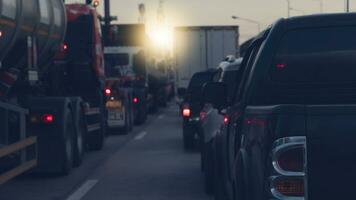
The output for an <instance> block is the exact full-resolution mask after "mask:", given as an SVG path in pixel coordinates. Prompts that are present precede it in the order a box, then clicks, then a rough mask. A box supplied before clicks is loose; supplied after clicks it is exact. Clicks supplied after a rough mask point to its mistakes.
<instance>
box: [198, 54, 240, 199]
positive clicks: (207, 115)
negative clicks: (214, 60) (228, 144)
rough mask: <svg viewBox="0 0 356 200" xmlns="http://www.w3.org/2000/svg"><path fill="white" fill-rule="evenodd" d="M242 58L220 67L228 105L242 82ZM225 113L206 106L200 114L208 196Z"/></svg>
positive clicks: (221, 80)
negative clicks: (226, 90)
mask: <svg viewBox="0 0 356 200" xmlns="http://www.w3.org/2000/svg"><path fill="white" fill-rule="evenodd" d="M241 62H242V58H238V59H235V60H233V61H230V62H222V63H221V64H220V66H219V68H220V70H221V77H220V80H219V82H221V83H224V84H225V85H226V87H227V88H228V104H231V103H232V102H233V101H232V99H233V97H234V93H235V91H236V89H237V88H238V85H239V83H238V81H236V80H241V76H242V73H243V70H242V68H241ZM226 123H227V121H226V118H225V111H224V110H223V111H219V110H217V109H215V108H213V107H212V105H211V104H206V105H204V107H203V109H202V110H201V112H200V124H201V133H200V137H199V140H200V142H199V144H200V153H201V166H202V169H203V171H204V175H205V191H206V193H208V194H211V193H212V192H213V186H214V171H215V165H216V163H215V158H214V157H215V154H216V153H215V152H216V141H215V140H216V138H217V137H220V135H221V131H220V129H221V128H222V127H223V126H224V124H226Z"/></svg>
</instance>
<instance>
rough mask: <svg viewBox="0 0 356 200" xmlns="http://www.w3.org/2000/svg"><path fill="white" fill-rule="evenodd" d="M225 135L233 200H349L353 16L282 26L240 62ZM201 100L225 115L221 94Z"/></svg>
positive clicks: (353, 151)
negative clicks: (231, 146)
mask: <svg viewBox="0 0 356 200" xmlns="http://www.w3.org/2000/svg"><path fill="white" fill-rule="evenodd" d="M244 58H245V59H248V61H247V65H246V70H245V72H244V73H245V74H244V76H243V78H242V83H241V85H240V88H239V91H238V92H237V96H236V99H235V103H234V105H233V106H230V107H229V108H228V109H227V113H228V116H229V117H230V119H229V126H228V129H229V130H228V131H230V132H233V133H234V134H235V135H236V137H235V138H236V139H235V144H236V152H235V155H236V159H235V162H234V163H235V164H234V173H232V174H231V176H234V178H233V182H234V183H233V185H234V191H235V192H234V198H235V199H239V200H269V199H297V200H299V199H300V200H303V199H309V200H329V199H330V200H331V199H333V200H334V199H355V192H354V188H355V185H356V184H355V180H356V14H328V15H314V16H304V17H295V18H289V19H282V20H279V21H277V22H276V23H275V24H273V25H272V26H271V28H270V29H268V30H266V31H264V32H262V33H261V34H260V35H259V36H258V37H257V38H256V39H255V41H254V42H253V43H252V45H251V47H250V49H249V50H248V53H247V54H246V55H245V57H244ZM203 96H204V99H205V100H206V101H208V102H211V103H212V104H213V105H214V106H215V107H216V108H218V109H221V108H225V107H226V96H227V92H226V87H225V85H224V84H222V83H219V82H215V83H209V84H207V85H206V87H205V89H204V91H203Z"/></svg>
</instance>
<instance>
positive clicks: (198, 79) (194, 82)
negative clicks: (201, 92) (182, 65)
mask: <svg viewBox="0 0 356 200" xmlns="http://www.w3.org/2000/svg"><path fill="white" fill-rule="evenodd" d="M212 76H213V75H212V74H209V73H201V74H195V75H194V76H193V77H192V79H191V80H190V83H189V88H192V87H201V86H203V85H204V84H205V83H206V82H209V81H211V80H212Z"/></svg>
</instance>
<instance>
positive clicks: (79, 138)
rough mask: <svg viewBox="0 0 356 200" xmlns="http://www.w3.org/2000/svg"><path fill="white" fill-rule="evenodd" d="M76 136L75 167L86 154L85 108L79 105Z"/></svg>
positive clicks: (76, 114) (75, 117) (75, 116)
mask: <svg viewBox="0 0 356 200" xmlns="http://www.w3.org/2000/svg"><path fill="white" fill-rule="evenodd" d="M74 119H75V130H76V135H75V136H76V137H75V139H74V167H78V166H80V165H81V164H82V161H83V157H84V154H85V148H84V146H85V145H84V144H85V135H86V125H85V120H84V114H83V109H82V107H81V106H80V105H79V106H78V107H77V108H76V110H75V112H74Z"/></svg>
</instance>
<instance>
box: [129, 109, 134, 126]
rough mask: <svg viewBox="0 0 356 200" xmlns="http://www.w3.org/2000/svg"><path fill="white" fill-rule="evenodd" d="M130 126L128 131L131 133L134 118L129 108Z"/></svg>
mask: <svg viewBox="0 0 356 200" xmlns="http://www.w3.org/2000/svg"><path fill="white" fill-rule="evenodd" d="M129 113H130V125H129V131H132V130H133V128H134V120H135V116H134V113H133V108H132V107H131V108H130V112H129Z"/></svg>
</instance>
